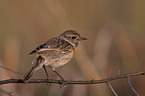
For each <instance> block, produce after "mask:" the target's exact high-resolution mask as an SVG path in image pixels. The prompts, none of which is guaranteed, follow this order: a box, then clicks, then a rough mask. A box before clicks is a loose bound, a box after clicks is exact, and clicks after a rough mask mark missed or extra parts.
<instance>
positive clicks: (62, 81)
mask: <svg viewBox="0 0 145 96" xmlns="http://www.w3.org/2000/svg"><path fill="white" fill-rule="evenodd" d="M52 71H53V72H55V73H56V74H57V75H58V76H59V77H60V78H61V80H60V81H59V83H60V88H61V87H65V85H66V83H65V82H64V79H63V77H62V76H61V75H60V74H59V73H58V72H56V70H55V69H52Z"/></svg>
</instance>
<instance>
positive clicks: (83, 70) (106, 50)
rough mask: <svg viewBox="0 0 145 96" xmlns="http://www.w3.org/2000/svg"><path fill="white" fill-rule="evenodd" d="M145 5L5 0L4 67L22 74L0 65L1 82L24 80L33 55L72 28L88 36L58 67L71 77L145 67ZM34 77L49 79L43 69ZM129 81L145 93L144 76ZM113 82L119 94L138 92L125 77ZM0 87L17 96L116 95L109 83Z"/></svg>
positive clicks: (0, 15) (1, 14) (0, 6)
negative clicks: (39, 47) (16, 79)
mask: <svg viewBox="0 0 145 96" xmlns="http://www.w3.org/2000/svg"><path fill="white" fill-rule="evenodd" d="M144 5H145V1H144V0H0V66H4V67H7V68H10V69H12V70H15V71H17V72H20V73H22V75H19V74H15V73H13V72H10V71H8V70H5V69H4V68H0V80H4V79H9V78H22V77H23V75H24V74H25V73H26V72H27V71H28V70H29V69H30V68H31V67H32V64H31V63H32V61H33V60H34V59H35V57H36V56H35V55H28V53H29V52H30V51H32V50H33V49H34V48H35V47H37V46H38V45H40V44H42V43H44V42H45V41H46V40H48V39H49V38H51V37H55V36H58V35H59V34H61V33H62V32H64V31H65V30H68V29H73V30H76V31H78V32H79V33H80V34H81V35H82V36H84V37H87V38H88V40H87V41H84V42H81V44H80V45H79V47H78V49H77V52H76V54H75V57H74V58H73V59H72V60H71V61H70V62H69V63H68V64H67V65H65V66H63V67H61V68H59V69H57V71H58V72H59V73H60V74H61V75H62V76H63V77H64V78H65V79H66V80H91V79H97V80H99V79H103V78H107V77H111V76H115V75H119V74H126V73H132V72H137V71H144V69H145V64H144V63H145V51H144V49H145V43H144V41H145V19H144V18H145V11H144V9H145V6H144ZM48 71H49V74H50V75H51V77H52V78H54V79H59V78H58V77H57V76H56V75H55V74H54V73H53V72H52V71H51V70H49V69H48ZM33 78H35V79H36V78H37V79H40V78H41V79H42V78H43V79H46V77H45V73H44V70H43V69H40V70H38V71H37V72H36V74H35V75H34V76H33ZM130 80H131V84H132V86H133V87H134V89H135V90H136V91H137V92H138V93H139V94H140V96H143V95H144V94H145V91H144V90H145V83H144V80H145V78H144V76H139V77H132V78H130ZM110 83H111V84H112V86H113V88H114V90H115V91H116V92H117V94H118V95H119V96H136V95H135V93H134V92H133V91H132V90H131V89H130V88H129V86H128V84H127V80H126V79H120V80H114V81H111V82H110ZM0 88H2V89H4V90H7V91H9V92H13V93H14V94H16V96H68V95H69V96H114V94H113V93H112V91H111V90H110V89H109V87H108V86H107V85H106V84H97V85H68V86H66V87H64V88H59V85H57V84H50V86H49V85H47V84H7V85H2V86H0ZM0 95H1V96H5V95H4V94H3V93H0Z"/></svg>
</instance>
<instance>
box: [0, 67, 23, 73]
mask: <svg viewBox="0 0 145 96" xmlns="http://www.w3.org/2000/svg"><path fill="white" fill-rule="evenodd" d="M0 67H1V68H4V69H6V70H8V71H11V72H13V73H16V74H18V75H24V74H22V73H20V72H16V71H14V70H12V69H9V68H7V67H4V66H0Z"/></svg>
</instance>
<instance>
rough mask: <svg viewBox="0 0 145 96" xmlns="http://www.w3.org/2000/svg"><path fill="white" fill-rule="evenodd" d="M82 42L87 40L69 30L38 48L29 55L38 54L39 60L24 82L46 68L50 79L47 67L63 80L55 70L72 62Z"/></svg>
mask: <svg viewBox="0 0 145 96" xmlns="http://www.w3.org/2000/svg"><path fill="white" fill-rule="evenodd" d="M82 40H87V38H84V37H81V36H80V35H79V34H78V33H77V32H76V31H74V30H67V31H65V32H63V33H62V34H61V35H59V36H58V37H54V38H51V39H49V40H47V41H46V42H45V43H44V44H42V45H40V46H38V47H37V48H36V49H34V50H33V51H32V52H30V53H29V54H37V58H36V59H35V60H34V61H33V62H32V64H33V67H32V68H31V70H30V71H28V73H26V75H25V76H24V81H28V80H29V79H30V78H31V77H32V75H33V74H34V73H35V72H36V71H37V70H38V69H40V68H41V67H43V68H44V70H45V72H46V75H47V77H49V76H48V73H47V71H46V68H45V66H48V67H49V68H51V69H52V71H53V72H55V73H56V74H57V75H58V76H59V77H60V78H61V79H63V78H62V77H61V76H60V75H59V74H58V73H57V72H56V70H55V69H56V68H58V67H60V66H63V65H65V64H66V63H67V62H68V61H70V60H71V58H72V57H73V56H74V54H75V51H76V48H77V46H78V44H79V42H80V41H82ZM63 80H64V79H63Z"/></svg>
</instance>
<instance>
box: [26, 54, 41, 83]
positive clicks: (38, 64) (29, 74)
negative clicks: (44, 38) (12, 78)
mask: <svg viewBox="0 0 145 96" xmlns="http://www.w3.org/2000/svg"><path fill="white" fill-rule="evenodd" d="M43 62H44V59H43V58H42V57H41V56H38V57H37V58H36V60H34V62H33V65H34V66H33V67H32V68H31V70H30V71H28V72H27V73H26V74H25V75H24V77H23V79H24V81H28V80H29V79H30V78H31V77H32V75H33V74H34V73H35V72H36V71H37V69H39V68H41V67H42V64H43Z"/></svg>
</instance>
